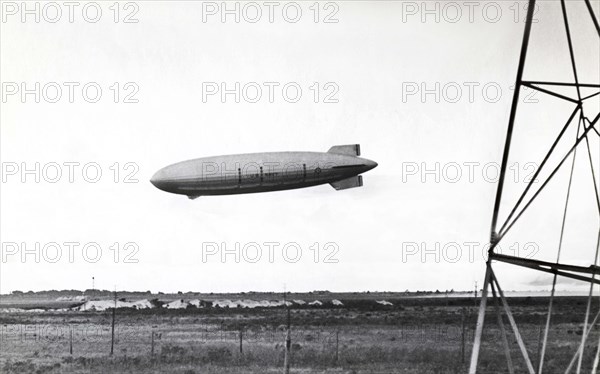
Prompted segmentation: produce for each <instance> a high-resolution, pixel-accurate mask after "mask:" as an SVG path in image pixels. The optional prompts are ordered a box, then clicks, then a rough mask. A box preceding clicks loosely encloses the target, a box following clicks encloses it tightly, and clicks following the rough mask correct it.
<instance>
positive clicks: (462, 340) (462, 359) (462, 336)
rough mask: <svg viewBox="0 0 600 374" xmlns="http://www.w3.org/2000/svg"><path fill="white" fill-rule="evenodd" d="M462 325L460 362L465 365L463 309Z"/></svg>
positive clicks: (463, 310) (463, 312)
mask: <svg viewBox="0 0 600 374" xmlns="http://www.w3.org/2000/svg"><path fill="white" fill-rule="evenodd" d="M461 324H462V328H461V334H460V340H461V345H460V360H461V361H460V362H462V363H463V364H464V363H465V309H464V308H463V309H462V318H461Z"/></svg>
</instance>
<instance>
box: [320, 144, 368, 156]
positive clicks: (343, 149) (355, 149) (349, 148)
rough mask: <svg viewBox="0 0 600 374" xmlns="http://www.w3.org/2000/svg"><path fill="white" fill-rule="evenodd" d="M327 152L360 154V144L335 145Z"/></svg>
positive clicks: (350, 154) (349, 154)
mask: <svg viewBox="0 0 600 374" xmlns="http://www.w3.org/2000/svg"><path fill="white" fill-rule="evenodd" d="M327 153H336V154H339V155H348V156H360V144H347V145H334V146H333V147H331V148H329V150H328V151H327Z"/></svg>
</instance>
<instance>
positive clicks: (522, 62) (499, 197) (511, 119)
mask: <svg viewBox="0 0 600 374" xmlns="http://www.w3.org/2000/svg"><path fill="white" fill-rule="evenodd" d="M534 10H535V0H529V5H528V7H527V18H526V20H525V32H524V34H523V43H522V44H521V56H520V57H519V67H518V69H517V79H516V82H515V94H514V95H513V100H512V105H511V108H510V117H509V119H508V130H507V132H506V142H505V143H504V154H503V155H502V165H501V167H500V179H499V181H498V189H497V191H496V202H495V204H494V214H493V216H492V229H491V240H490V242H491V244H492V245H491V248H490V251H493V250H494V248H495V247H496V244H497V243H498V242H497V240H496V225H497V224H498V212H499V211H500V203H501V202H502V191H503V188H504V177H505V175H506V167H507V164H508V156H509V154H510V144H511V141H512V133H513V128H514V125H515V117H516V114H517V106H518V104H519V92H520V91H521V85H522V84H523V69H524V68H525V58H526V57H527V47H528V45H529V35H530V34H531V23H532V20H533V12H534Z"/></svg>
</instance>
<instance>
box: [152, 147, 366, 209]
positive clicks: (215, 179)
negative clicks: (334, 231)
mask: <svg viewBox="0 0 600 374" xmlns="http://www.w3.org/2000/svg"><path fill="white" fill-rule="evenodd" d="M359 155H360V146H359V145H358V144H353V145H342V146H334V147H331V148H330V149H329V151H328V152H269V153H247V154H239V155H227V156H215V157H204V158H198V159H194V160H188V161H183V162H178V163H176V164H173V165H169V166H167V167H165V168H162V169H160V170H159V171H158V172H156V174H154V176H153V177H152V179H151V180H150V182H151V183H152V184H153V185H154V186H156V187H157V188H159V189H161V190H163V191H166V192H171V193H175V194H181V195H186V196H188V197H189V198H191V199H194V198H196V197H199V196H205V195H233V194H245V193H256V192H269V191H281V190H290V189H295V188H304V187H311V186H317V185H320V184H326V183H329V184H331V185H332V186H333V187H334V188H335V189H336V190H342V189H347V188H353V187H360V186H362V176H361V175H359V174H361V173H364V172H366V171H369V170H371V169H373V168H375V167H376V166H377V163H376V162H374V161H371V160H367V159H365V158H360V157H358V156H359Z"/></svg>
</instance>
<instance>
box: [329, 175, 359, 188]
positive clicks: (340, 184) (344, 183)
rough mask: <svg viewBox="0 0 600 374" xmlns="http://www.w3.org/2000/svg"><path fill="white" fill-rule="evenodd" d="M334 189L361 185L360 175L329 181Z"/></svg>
mask: <svg viewBox="0 0 600 374" xmlns="http://www.w3.org/2000/svg"><path fill="white" fill-rule="evenodd" d="M329 184H330V185H331V187H333V188H335V189H336V190H338V191H339V190H345V189H347V188H354V187H361V186H362V185H363V180H362V175H356V176H354V177H350V178H346V179H342V180H341V181H337V182H332V183H329Z"/></svg>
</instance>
